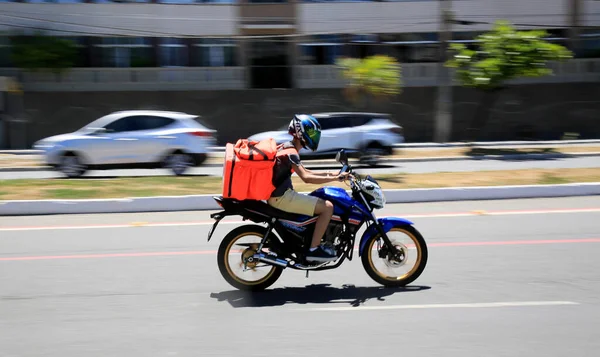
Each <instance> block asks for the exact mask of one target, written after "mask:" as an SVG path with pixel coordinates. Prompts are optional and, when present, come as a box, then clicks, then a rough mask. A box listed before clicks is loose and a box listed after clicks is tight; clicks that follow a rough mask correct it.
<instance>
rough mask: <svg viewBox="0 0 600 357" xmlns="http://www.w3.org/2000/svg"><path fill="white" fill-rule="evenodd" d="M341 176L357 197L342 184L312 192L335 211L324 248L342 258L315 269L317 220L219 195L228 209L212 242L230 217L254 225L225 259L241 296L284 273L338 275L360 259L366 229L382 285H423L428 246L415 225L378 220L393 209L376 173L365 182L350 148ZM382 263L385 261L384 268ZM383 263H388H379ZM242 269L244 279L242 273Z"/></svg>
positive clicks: (364, 254) (366, 258)
mask: <svg viewBox="0 0 600 357" xmlns="http://www.w3.org/2000/svg"><path fill="white" fill-rule="evenodd" d="M336 161H337V162H339V163H340V164H341V165H342V168H341V170H340V173H342V172H348V173H350V175H349V179H348V181H349V182H350V188H351V194H352V196H350V195H348V193H347V192H346V190H345V189H343V188H340V187H334V186H327V187H321V188H319V189H317V190H315V191H313V192H311V193H310V195H312V196H316V197H319V198H322V199H324V200H329V201H330V202H332V203H333V205H334V213H333V217H332V219H331V221H330V223H329V225H328V227H327V230H326V233H325V235H324V237H323V238H322V241H321V242H322V243H323V244H324V245H325V246H326V249H329V250H331V251H333V252H335V255H336V257H337V258H336V260H334V261H330V262H325V263H312V262H308V261H307V260H306V258H305V257H306V253H307V252H308V248H309V247H310V242H311V239H312V234H313V231H314V228H315V222H316V220H317V217H316V216H315V217H311V216H304V215H298V214H292V213H287V212H284V211H281V210H278V209H276V208H274V207H271V206H269V205H268V204H267V203H265V202H264V201H257V200H242V201H238V200H235V199H228V198H223V197H222V196H217V197H213V198H214V199H215V201H216V202H217V204H218V205H219V206H221V207H222V208H223V211H220V212H217V213H213V214H211V218H213V219H214V220H215V223H214V224H213V226H212V228H211V229H210V231H209V233H208V241H210V239H211V237H212V235H213V233H214V232H215V230H216V228H217V225H218V224H219V222H220V221H221V220H222V219H223V218H225V217H227V216H241V217H242V219H243V220H244V221H246V220H249V221H252V222H254V223H259V224H266V226H264V225H257V224H247V225H243V226H240V227H237V228H235V229H233V230H232V231H230V232H229V233H228V234H227V235H226V236H225V237H224V238H223V240H222V241H221V244H220V245H219V250H218V253H217V262H218V266H219V271H220V273H221V275H222V276H223V278H224V279H225V280H226V281H227V282H228V283H229V284H230V285H231V286H233V287H235V288H237V289H240V290H250V291H260V290H264V289H266V288H268V287H269V286H271V285H272V284H273V283H275V281H277V279H278V278H279V277H280V276H281V274H282V272H283V270H284V269H287V268H290V269H294V270H302V271H306V275H307V277H308V272H309V271H321V270H328V269H335V268H337V267H339V266H340V265H341V264H342V263H343V262H344V261H345V260H346V259H348V260H352V258H353V257H354V253H355V248H354V247H355V240H356V234H357V232H358V231H359V229H360V228H361V227H362V226H363V225H366V229H365V231H364V232H363V234H362V236H361V238H360V242H359V244H358V255H359V257H360V258H361V261H362V265H363V267H364V269H365V271H366V273H367V274H368V275H369V276H370V277H371V278H372V279H373V280H375V281H376V282H377V283H379V284H381V285H384V286H388V287H401V286H405V285H407V284H410V283H411V282H413V281H414V280H416V279H417V278H418V277H419V276H420V275H421V273H422V272H423V270H424V269H425V265H426V264H427V254H428V253H427V244H426V243H425V239H424V238H423V236H422V235H421V234H420V233H419V231H418V230H417V229H416V228H415V227H414V226H413V223H412V222H410V221H408V220H406V219H403V218H398V217H385V218H379V219H378V218H376V217H375V214H374V210H375V209H381V208H383V207H384V205H385V202H386V201H385V197H384V195H383V191H382V189H381V187H380V186H379V184H378V183H377V181H376V180H375V179H373V178H372V177H371V176H370V175H367V176H366V177H364V178H362V177H360V175H358V174H356V173H355V172H354V171H353V169H352V166H351V165H349V164H348V157H347V155H346V153H345V152H344V150H341V151H340V152H338V153H337V155H336ZM380 260H381V262H380ZM376 263H381V264H376ZM234 270H239V271H238V273H239V275H238V274H237V273H236V272H234Z"/></svg>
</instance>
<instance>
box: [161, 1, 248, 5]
mask: <svg viewBox="0 0 600 357" xmlns="http://www.w3.org/2000/svg"><path fill="white" fill-rule="evenodd" d="M157 2H158V3H159V4H235V3H236V2H237V0H157Z"/></svg>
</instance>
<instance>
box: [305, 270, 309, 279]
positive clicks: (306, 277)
mask: <svg viewBox="0 0 600 357" xmlns="http://www.w3.org/2000/svg"><path fill="white" fill-rule="evenodd" d="M308 272H309V271H308V270H307V271H306V279H308Z"/></svg>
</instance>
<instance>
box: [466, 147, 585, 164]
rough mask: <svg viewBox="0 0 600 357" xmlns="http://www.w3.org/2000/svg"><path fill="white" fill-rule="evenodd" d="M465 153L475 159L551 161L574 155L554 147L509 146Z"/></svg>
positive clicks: (475, 149) (477, 149)
mask: <svg viewBox="0 0 600 357" xmlns="http://www.w3.org/2000/svg"><path fill="white" fill-rule="evenodd" d="M465 155H466V156H467V157H469V158H471V159H476V160H498V161H552V160H559V159H568V158H571V157H574V156H573V155H570V154H565V153H562V152H560V151H556V149H554V148H541V149H510V148H500V149H493V148H471V149H470V150H468V151H467V152H465Z"/></svg>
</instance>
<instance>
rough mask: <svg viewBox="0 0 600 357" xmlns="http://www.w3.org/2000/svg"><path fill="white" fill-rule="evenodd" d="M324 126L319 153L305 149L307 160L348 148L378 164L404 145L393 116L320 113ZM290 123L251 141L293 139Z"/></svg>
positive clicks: (361, 158)
mask: <svg viewBox="0 0 600 357" xmlns="http://www.w3.org/2000/svg"><path fill="white" fill-rule="evenodd" d="M312 115H313V116H314V117H315V118H317V120H318V121H319V123H320V124H321V130H322V132H321V141H320V143H319V148H318V149H317V151H316V152H312V151H310V150H306V149H302V150H300V155H301V156H302V157H303V158H313V157H322V156H333V155H335V154H336V153H337V152H338V151H339V150H340V149H345V150H346V151H347V152H348V153H349V154H353V155H352V156H355V157H359V158H360V160H361V162H363V163H365V164H368V165H373V166H374V165H377V163H378V162H379V158H380V157H381V156H384V155H390V154H391V153H392V152H393V146H394V145H395V144H401V143H403V142H404V135H403V129H402V127H401V126H399V125H396V124H394V123H393V122H392V120H391V117H390V115H388V114H380V113H353V112H349V113H316V114H312ZM288 124H289V123H286V124H285V125H284V126H283V127H281V128H280V129H279V130H276V131H267V132H263V133H259V134H255V135H252V136H251V137H250V138H249V139H251V140H263V139H266V138H269V137H272V138H274V139H275V140H276V141H277V143H281V142H285V141H288V140H290V139H291V136H290V135H289V134H288V132H287V129H288Z"/></svg>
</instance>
